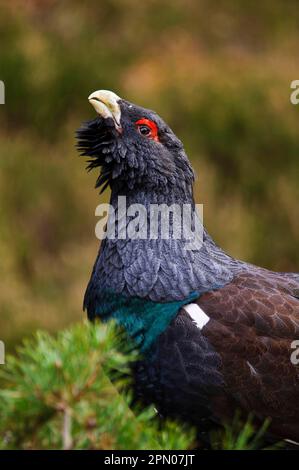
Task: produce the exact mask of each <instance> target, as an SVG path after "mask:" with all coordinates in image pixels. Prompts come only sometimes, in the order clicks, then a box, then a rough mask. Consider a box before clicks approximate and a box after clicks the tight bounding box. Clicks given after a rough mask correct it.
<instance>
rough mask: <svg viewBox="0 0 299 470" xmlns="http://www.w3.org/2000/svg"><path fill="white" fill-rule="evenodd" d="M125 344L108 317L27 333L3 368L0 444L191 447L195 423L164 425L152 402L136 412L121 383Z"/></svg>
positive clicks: (14, 446) (19, 446)
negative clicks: (191, 425) (99, 322)
mask: <svg viewBox="0 0 299 470" xmlns="http://www.w3.org/2000/svg"><path fill="white" fill-rule="evenodd" d="M122 349H123V348H122ZM120 350H121V348H120V346H119V336H118V335H116V333H115V330H114V328H113V327H110V326H109V327H107V326H105V325H89V324H85V325H82V324H78V325H75V326H73V327H71V328H70V329H68V330H65V331H62V332H60V333H58V335H57V336H56V337H53V336H51V335H49V334H48V333H46V332H39V333H37V334H36V335H35V337H34V338H33V339H29V340H25V341H24V342H23V345H22V346H21V347H19V348H18V350H17V354H16V356H13V355H10V356H8V357H7V363H6V365H5V366H2V367H1V369H0V384H1V390H0V448H2V449H32V448H33V449H159V450H162V449H187V448H189V447H190V446H191V445H192V442H194V433H193V431H190V430H188V431H187V430H182V429H181V428H180V427H179V426H178V425H177V424H175V423H171V422H169V423H165V424H164V425H163V426H162V427H161V426H160V424H159V423H158V422H157V420H155V419H154V418H155V411H154V409H152V408H148V409H146V410H143V411H141V412H140V413H136V414H134V413H133V412H132V410H131V409H130V407H129V406H128V403H129V401H130V396H129V394H128V393H127V394H120V393H119V392H118V388H121V387H122V386H123V385H124V379H123V377H124V376H125V374H126V373H127V372H128V364H129V362H130V361H131V360H133V359H134V357H135V354H134V353H132V352H128V351H126V352H125V353H124V352H120ZM104 365H105V367H103V366H104ZM112 370H113V377H115V381H113V384H112V383H111V381H110V380H109V378H108V376H107V373H108V375H109V371H112Z"/></svg>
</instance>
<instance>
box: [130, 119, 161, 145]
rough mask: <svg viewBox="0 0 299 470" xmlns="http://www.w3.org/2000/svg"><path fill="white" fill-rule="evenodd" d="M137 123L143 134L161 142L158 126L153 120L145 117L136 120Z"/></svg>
mask: <svg viewBox="0 0 299 470" xmlns="http://www.w3.org/2000/svg"><path fill="white" fill-rule="evenodd" d="M135 125H136V127H137V129H138V132H139V133H140V134H141V135H143V136H144V137H147V138H149V139H152V140H155V141H156V142H159V137H158V127H157V125H156V124H155V123H154V122H153V121H151V120H150V119H146V118H143V119H139V120H138V121H136V122H135Z"/></svg>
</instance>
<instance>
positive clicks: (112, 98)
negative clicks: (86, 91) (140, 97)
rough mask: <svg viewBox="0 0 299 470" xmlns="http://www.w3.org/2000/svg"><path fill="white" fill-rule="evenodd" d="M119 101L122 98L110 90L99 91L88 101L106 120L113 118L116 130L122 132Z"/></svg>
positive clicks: (90, 96)
mask: <svg viewBox="0 0 299 470" xmlns="http://www.w3.org/2000/svg"><path fill="white" fill-rule="evenodd" d="M119 100H120V97H119V96H117V95H116V94H115V93H113V91H109V90H97V91H95V92H93V93H92V94H91V95H89V97H88V101H89V102H90V104H92V106H93V107H94V109H95V110H96V112H97V113H98V114H99V115H100V116H102V117H103V118H104V119H106V118H109V117H110V118H112V119H113V121H114V124H115V127H116V129H117V130H118V131H121V125H120V117H121V110H120V106H119V104H118V101H119Z"/></svg>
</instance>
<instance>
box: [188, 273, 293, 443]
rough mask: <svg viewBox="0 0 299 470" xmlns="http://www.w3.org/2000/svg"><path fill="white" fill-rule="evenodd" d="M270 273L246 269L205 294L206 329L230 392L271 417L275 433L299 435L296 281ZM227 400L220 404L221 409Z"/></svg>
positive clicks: (246, 407)
mask: <svg viewBox="0 0 299 470" xmlns="http://www.w3.org/2000/svg"><path fill="white" fill-rule="evenodd" d="M266 273H267V272H266V271H263V270H261V271H260V273H254V274H250V273H244V274H241V275H239V276H238V277H236V278H235V279H234V281H233V282H231V283H230V284H228V285H227V286H225V287H224V288H222V289H219V290H217V291H213V292H209V293H207V294H204V295H203V296H201V297H200V299H199V300H198V301H197V303H198V304H199V305H200V307H201V308H202V309H203V310H204V311H205V313H206V314H207V315H208V316H209V317H210V318H211V321H210V322H209V323H208V324H207V325H206V326H205V327H204V329H203V334H204V335H205V336H206V337H207V338H208V340H209V341H210V343H211V344H212V345H213V346H214V348H215V350H216V351H217V352H218V353H219V354H220V355H221V357H222V373H223V375H224V378H225V382H226V392H227V395H228V397H234V399H235V400H237V402H238V403H239V405H240V407H241V408H243V409H244V410H245V411H248V412H249V411H252V412H254V413H255V415H256V416H257V417H259V418H260V419H261V420H264V419H265V418H266V417H270V418H271V420H272V425H271V430H272V431H273V432H274V433H275V434H277V435H279V436H280V437H282V438H290V439H291V438H292V439H295V440H299V366H296V365H294V364H292V362H291V354H292V352H293V350H292V348H291V343H292V341H293V340H296V339H299V300H298V299H297V298H296V297H295V296H293V295H292V292H294V291H295V290H296V289H295V288H296V283H295V281H293V280H288V279H287V278H285V277H284V276H283V275H279V274H277V275H275V274H274V273H269V275H268V276H267V275H266ZM297 285H298V284H297ZM297 291H298V290H297ZM227 403H228V402H227ZM227 403H226V401H225V400H223V399H222V400H221V403H218V404H216V405H215V406H219V407H220V408H222V409H221V410H219V413H220V414H225V413H226V412H228V409H226V410H225V409H224V408H225V407H226V405H227Z"/></svg>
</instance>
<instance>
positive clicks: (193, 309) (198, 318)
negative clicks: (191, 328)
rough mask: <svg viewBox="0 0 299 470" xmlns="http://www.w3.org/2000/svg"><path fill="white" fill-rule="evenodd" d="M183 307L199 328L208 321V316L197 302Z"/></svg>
mask: <svg viewBox="0 0 299 470" xmlns="http://www.w3.org/2000/svg"><path fill="white" fill-rule="evenodd" d="M183 309H184V310H186V312H187V313H188V314H189V315H190V317H191V318H192V320H193V322H194V323H195V324H196V326H197V328H199V329H200V330H201V329H202V328H203V327H204V326H205V325H206V324H207V323H208V322H209V321H210V317H208V315H206V314H205V312H204V311H203V310H202V309H201V308H200V306H199V305H197V304H188V305H184V306H183Z"/></svg>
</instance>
